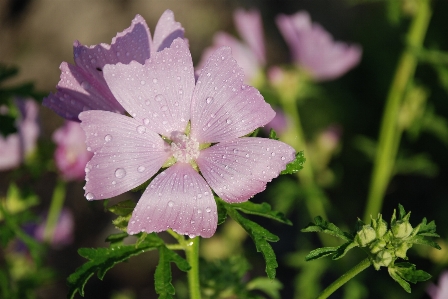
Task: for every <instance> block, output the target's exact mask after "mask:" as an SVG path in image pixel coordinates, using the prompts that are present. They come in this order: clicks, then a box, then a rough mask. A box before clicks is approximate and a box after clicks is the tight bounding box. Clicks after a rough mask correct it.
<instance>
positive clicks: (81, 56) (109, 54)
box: [43, 10, 184, 121]
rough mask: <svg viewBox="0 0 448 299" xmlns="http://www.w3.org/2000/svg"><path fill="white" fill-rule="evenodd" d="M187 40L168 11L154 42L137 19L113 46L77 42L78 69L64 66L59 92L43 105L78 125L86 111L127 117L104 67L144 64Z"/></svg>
mask: <svg viewBox="0 0 448 299" xmlns="http://www.w3.org/2000/svg"><path fill="white" fill-rule="evenodd" d="M183 36H184V29H183V28H182V26H181V25H180V23H178V22H176V21H175V20H174V14H173V12H172V11H170V10H166V11H165V12H164V13H163V14H162V16H161V17H160V19H159V22H158V23H157V26H156V29H155V32H154V38H151V33H150V32H149V29H148V26H147V25H146V22H145V20H144V19H143V18H142V17H141V16H140V15H137V16H136V17H135V18H134V19H133V20H132V24H131V26H130V27H129V28H127V29H126V30H124V31H123V32H120V33H118V34H117V36H116V37H115V38H113V39H112V44H111V45H107V44H99V45H96V46H90V47H88V46H83V45H81V43H79V42H78V41H75V43H74V44H73V52H74V56H75V65H71V64H68V63H67V62H63V63H62V64H61V65H60V67H59V68H60V69H61V79H60V81H59V83H58V85H57V87H56V88H57V92H56V93H55V94H50V95H49V96H48V97H46V98H45V99H44V101H43V105H44V106H47V107H48V108H50V109H53V110H54V111H55V112H56V113H57V114H59V115H60V116H62V117H63V118H66V119H68V120H74V121H79V120H78V115H79V113H80V112H82V111H86V110H105V111H113V112H118V113H124V109H123V107H121V105H120V103H118V102H117V100H116V99H115V97H114V96H113V94H112V93H111V92H110V90H109V88H108V86H107V84H106V81H105V80H104V76H103V68H104V66H105V65H106V64H116V63H119V62H120V63H125V64H128V63H130V62H131V61H137V62H139V63H141V64H143V63H144V62H145V60H146V59H148V58H149V57H150V56H152V55H153V54H154V53H156V52H157V51H161V50H163V49H164V48H166V47H169V46H170V45H171V43H172V41H173V40H174V39H175V38H177V37H183Z"/></svg>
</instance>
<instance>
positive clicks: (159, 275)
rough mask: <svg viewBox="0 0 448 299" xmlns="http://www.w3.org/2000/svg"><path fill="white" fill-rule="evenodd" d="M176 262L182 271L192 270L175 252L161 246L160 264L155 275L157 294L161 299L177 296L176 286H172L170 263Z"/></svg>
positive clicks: (170, 298)
mask: <svg viewBox="0 0 448 299" xmlns="http://www.w3.org/2000/svg"><path fill="white" fill-rule="evenodd" d="M171 262H174V263H175V264H176V265H177V267H178V268H179V269H180V270H182V271H184V272H185V271H188V270H190V268H191V267H190V265H189V264H188V263H187V261H186V260H184V259H183V258H181V257H180V256H179V255H178V254H177V253H175V252H174V251H171V250H169V249H168V248H167V247H166V246H165V245H160V246H159V264H158V266H157V268H156V273H155V274H154V279H155V288H156V293H157V294H159V295H160V296H159V299H172V298H173V296H172V295H174V294H175V290H174V286H173V285H172V284H171V267H170V263H171Z"/></svg>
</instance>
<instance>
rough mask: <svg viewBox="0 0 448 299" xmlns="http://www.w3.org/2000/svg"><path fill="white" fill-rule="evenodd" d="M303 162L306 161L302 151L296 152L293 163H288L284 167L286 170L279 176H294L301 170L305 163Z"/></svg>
mask: <svg viewBox="0 0 448 299" xmlns="http://www.w3.org/2000/svg"><path fill="white" fill-rule="evenodd" d="M305 161H306V159H305V156H304V154H303V151H300V152H297V153H296V158H295V159H294V161H292V162H290V163H288V164H287V165H286V169H285V170H283V171H282V172H281V173H280V174H294V173H296V172H299V171H300V170H302V169H303V164H304V163H305Z"/></svg>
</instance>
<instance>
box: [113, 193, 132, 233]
mask: <svg viewBox="0 0 448 299" xmlns="http://www.w3.org/2000/svg"><path fill="white" fill-rule="evenodd" d="M135 206H136V203H135V202H134V201H132V200H125V201H121V202H119V203H117V204H116V205H113V206H110V207H108V208H107V210H109V211H110V212H112V213H114V214H115V215H117V216H118V217H117V218H115V219H114V220H112V223H113V224H114V225H115V227H116V228H117V229H119V230H121V231H123V232H127V228H128V222H129V220H130V219H131V216H132V211H134V208H135Z"/></svg>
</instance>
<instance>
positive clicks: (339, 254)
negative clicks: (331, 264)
mask: <svg viewBox="0 0 448 299" xmlns="http://www.w3.org/2000/svg"><path fill="white" fill-rule="evenodd" d="M355 247H358V245H357V244H356V243H355V242H351V241H349V242H346V243H344V244H342V245H341V246H339V247H338V250H337V251H336V253H335V254H334V255H333V256H332V257H331V258H332V259H333V260H338V259H340V258H342V257H343V256H344V255H345V254H346V253H347V252H348V251H349V250H350V249H352V248H355Z"/></svg>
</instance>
